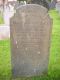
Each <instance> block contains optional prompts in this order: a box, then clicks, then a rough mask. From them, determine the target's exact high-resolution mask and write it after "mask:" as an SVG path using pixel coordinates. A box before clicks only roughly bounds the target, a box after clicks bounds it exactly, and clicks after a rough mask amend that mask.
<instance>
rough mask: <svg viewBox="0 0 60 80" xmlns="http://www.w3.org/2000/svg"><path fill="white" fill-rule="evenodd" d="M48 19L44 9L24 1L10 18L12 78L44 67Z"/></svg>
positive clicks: (35, 72) (39, 70)
mask: <svg viewBox="0 0 60 80" xmlns="http://www.w3.org/2000/svg"><path fill="white" fill-rule="evenodd" d="M50 34H51V19H50V17H49V15H48V13H47V10H46V8H44V7H42V6H40V5H35V4H27V5H22V6H20V7H18V8H17V10H16V13H15V14H14V17H12V18H11V20H10V38H11V62H12V73H13V76H14V77H18V76H37V75H41V74H43V73H45V72H47V70H48V62H49V47H50Z"/></svg>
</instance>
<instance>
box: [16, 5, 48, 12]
mask: <svg viewBox="0 0 60 80" xmlns="http://www.w3.org/2000/svg"><path fill="white" fill-rule="evenodd" d="M26 9H29V10H32V9H35V10H36V9H37V10H40V9H42V10H44V11H45V12H47V11H48V10H47V9H46V8H45V7H43V6H42V5H38V4H26V5H20V6H19V7H17V8H16V10H26Z"/></svg>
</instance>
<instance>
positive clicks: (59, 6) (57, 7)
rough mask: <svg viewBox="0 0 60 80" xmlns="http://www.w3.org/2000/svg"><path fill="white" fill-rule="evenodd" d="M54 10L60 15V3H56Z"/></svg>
mask: <svg viewBox="0 0 60 80" xmlns="http://www.w3.org/2000/svg"><path fill="white" fill-rule="evenodd" d="M56 10H57V11H58V12H59V13H60V2H58V3H56Z"/></svg>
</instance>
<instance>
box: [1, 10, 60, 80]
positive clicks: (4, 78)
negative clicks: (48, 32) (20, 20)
mask: <svg viewBox="0 0 60 80" xmlns="http://www.w3.org/2000/svg"><path fill="white" fill-rule="evenodd" d="M49 14H50V16H51V18H53V28H52V39H51V48H50V59H49V67H48V75H45V76H41V77H40V76H36V77H30V78H16V79H11V76H12V74H11V54H10V40H3V41H0V80H59V79H60V16H59V14H58V12H56V11H55V10H51V11H49Z"/></svg>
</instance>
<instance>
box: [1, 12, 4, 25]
mask: <svg viewBox="0 0 60 80" xmlns="http://www.w3.org/2000/svg"><path fill="white" fill-rule="evenodd" d="M3 23H4V20H3V16H2V14H1V13H0V24H3Z"/></svg>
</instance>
